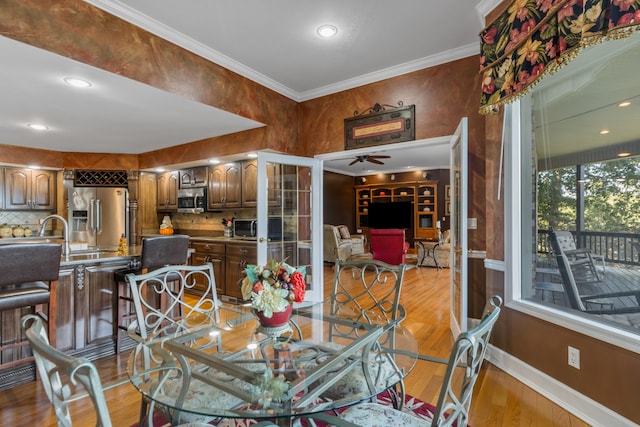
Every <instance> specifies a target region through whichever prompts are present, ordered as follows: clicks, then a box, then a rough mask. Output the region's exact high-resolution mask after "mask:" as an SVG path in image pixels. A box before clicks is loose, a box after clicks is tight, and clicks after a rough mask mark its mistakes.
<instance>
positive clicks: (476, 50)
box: [300, 43, 480, 101]
mask: <svg viewBox="0 0 640 427" xmlns="http://www.w3.org/2000/svg"><path fill="white" fill-rule="evenodd" d="M479 54H480V44H479V43H471V44H468V45H466V46H462V47H459V48H456V49H451V50H448V51H446V52H441V53H438V54H435V55H431V56H427V57H424V58H420V59H415V60H413V61H409V62H405V63H404V64H399V65H394V66H393V67H389V68H384V69H382V70H378V71H373V72H371V73H367V74H363V75H361V76H358V77H354V78H352V79H347V80H343V81H341V82H338V83H335V84H331V85H327V86H323V87H320V88H317V89H313V90H308V91H306V92H302V93H300V100H301V101H307V100H309V99H314V98H319V97H321V96H325V95H331V94H332V93H337V92H340V91H343V90H347V89H353V88H354V87H358V86H363V85H365V84H369V83H375V82H379V81H381V80H385V79H388V78H391V77H397V76H400V75H402V74H407V73H411V72H414V71H418V70H422V69H425V68H429V67H434V66H436V65H441V64H446V63H447V62H451V61H455V60H458V59H462V58H467V57H469V56H473V55H479Z"/></svg>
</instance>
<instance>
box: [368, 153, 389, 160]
mask: <svg viewBox="0 0 640 427" xmlns="http://www.w3.org/2000/svg"><path fill="white" fill-rule="evenodd" d="M369 158H370V159H371V158H373V159H390V158H391V156H384V155H382V156H377V155H375V154H374V155H373V156H369Z"/></svg>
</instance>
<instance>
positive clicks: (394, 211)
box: [368, 202, 413, 229]
mask: <svg viewBox="0 0 640 427" xmlns="http://www.w3.org/2000/svg"><path fill="white" fill-rule="evenodd" d="M368 219H369V227H370V228H405V229H410V228H412V225H413V203H411V202H387V203H371V204H370V205H369V218H368Z"/></svg>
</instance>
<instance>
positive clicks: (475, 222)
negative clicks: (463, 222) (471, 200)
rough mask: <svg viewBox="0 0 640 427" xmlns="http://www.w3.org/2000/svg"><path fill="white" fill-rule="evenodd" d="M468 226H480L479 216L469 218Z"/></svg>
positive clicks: (475, 227)
mask: <svg viewBox="0 0 640 427" xmlns="http://www.w3.org/2000/svg"><path fill="white" fill-rule="evenodd" d="M467 228H468V229H469V230H476V229H477V228H478V218H467Z"/></svg>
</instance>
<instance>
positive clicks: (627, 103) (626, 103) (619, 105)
mask: <svg viewBox="0 0 640 427" xmlns="http://www.w3.org/2000/svg"><path fill="white" fill-rule="evenodd" d="M629 105H631V102H629V101H624V102H621V103H620V104H618V107H628V106H629Z"/></svg>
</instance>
